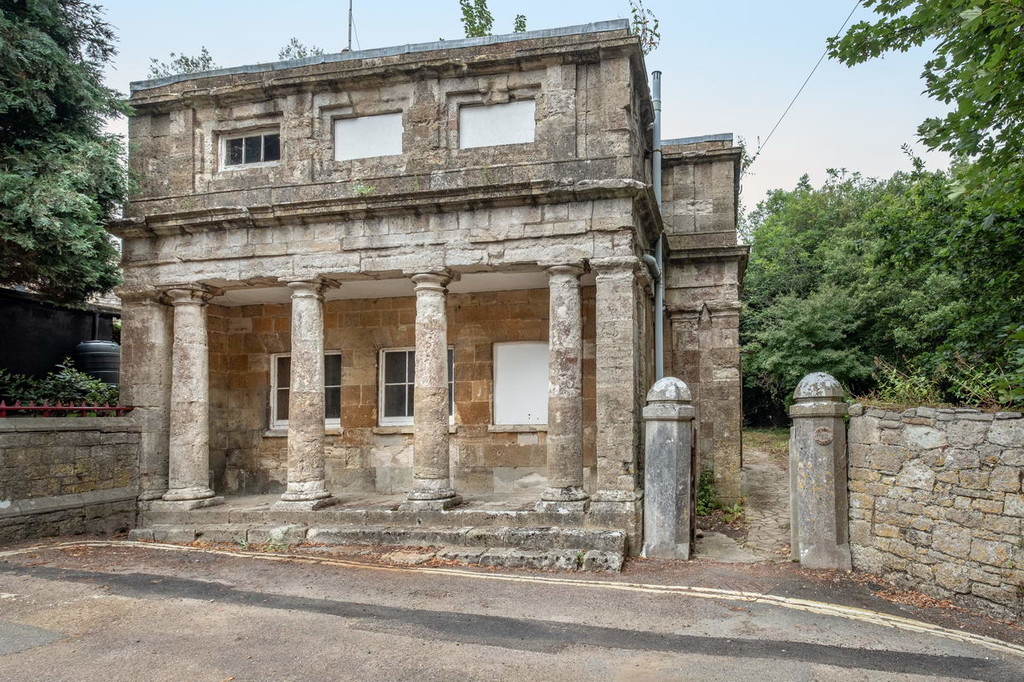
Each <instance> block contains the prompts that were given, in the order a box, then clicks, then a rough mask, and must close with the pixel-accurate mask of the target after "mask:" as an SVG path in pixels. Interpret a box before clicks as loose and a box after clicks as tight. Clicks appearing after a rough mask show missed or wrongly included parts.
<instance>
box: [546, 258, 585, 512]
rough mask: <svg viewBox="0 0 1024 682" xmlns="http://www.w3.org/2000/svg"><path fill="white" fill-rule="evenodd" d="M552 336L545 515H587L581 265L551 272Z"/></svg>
mask: <svg viewBox="0 0 1024 682" xmlns="http://www.w3.org/2000/svg"><path fill="white" fill-rule="evenodd" d="M547 272H548V288H549V292H550V293H549V296H550V303H549V318H548V325H549V333H548V435H547V456H548V457H547V459H548V487H547V489H546V490H545V491H544V493H543V494H542V495H541V498H540V502H539V503H538V505H537V508H538V509H539V510H541V511H584V510H585V509H586V508H587V502H588V501H587V498H588V495H587V493H586V491H584V490H583V369H582V358H583V316H582V312H581V310H580V275H581V274H583V267H582V266H581V265H553V266H551V267H549V268H547Z"/></svg>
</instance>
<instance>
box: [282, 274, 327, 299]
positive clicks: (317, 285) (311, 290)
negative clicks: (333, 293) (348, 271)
mask: <svg viewBox="0 0 1024 682" xmlns="http://www.w3.org/2000/svg"><path fill="white" fill-rule="evenodd" d="M278 281H279V282H282V283H284V284H286V285H287V286H288V288H289V289H291V290H292V298H323V296H324V292H325V291H327V290H328V289H335V288H338V287H340V286H341V283H340V282H337V281H335V280H331V279H325V278H323V277H280V278H278Z"/></svg>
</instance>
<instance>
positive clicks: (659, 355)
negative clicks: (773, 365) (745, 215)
mask: <svg viewBox="0 0 1024 682" xmlns="http://www.w3.org/2000/svg"><path fill="white" fill-rule="evenodd" d="M651 104H652V105H653V107H654V129H653V131H652V135H651V136H652V138H653V143H652V145H651V147H652V153H651V183H652V184H653V185H654V201H655V203H656V204H658V214H659V215H660V214H661V71H654V72H652V73H651ZM644 260H646V258H645V259H644ZM653 260H655V261H657V270H656V275H655V284H654V286H655V290H654V377H655V380H657V379H661V378H662V377H663V376H665V229H664V222H663V223H662V233H661V235H659V236H658V241H657V242H655V245H654V258H653Z"/></svg>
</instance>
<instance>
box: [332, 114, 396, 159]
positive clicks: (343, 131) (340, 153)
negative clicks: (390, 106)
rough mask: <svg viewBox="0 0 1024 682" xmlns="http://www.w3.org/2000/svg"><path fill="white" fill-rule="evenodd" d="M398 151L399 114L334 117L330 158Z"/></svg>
mask: <svg viewBox="0 0 1024 682" xmlns="http://www.w3.org/2000/svg"><path fill="white" fill-rule="evenodd" d="M401 153H402V115H401V114H383V115H380V116H360V117H358V118H338V119H335V120H334V160H335V161H346V160H348V159H366V158H369V157H371V156H391V155H394V154H401Z"/></svg>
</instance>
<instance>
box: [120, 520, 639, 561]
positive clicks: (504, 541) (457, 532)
mask: <svg viewBox="0 0 1024 682" xmlns="http://www.w3.org/2000/svg"><path fill="white" fill-rule="evenodd" d="M129 538H130V539H132V540H147V541H154V542H169V543H189V542H195V541H197V540H199V541H204V542H224V543H235V544H240V545H258V544H259V545H262V544H273V545H279V546H287V545H296V544H301V543H308V544H312V545H321V546H323V545H326V546H330V545H356V546H359V545H374V546H390V547H409V548H430V549H429V550H428V549H423V550H422V552H420V553H421V554H422V553H426V554H428V555H429V556H428V557H427V559H424V560H428V559H430V558H438V559H445V560H451V561H458V562H460V563H467V564H477V565H481V566H502V567H505V568H537V569H542V570H588V571H619V570H621V568H622V562H623V557H624V556H625V554H626V534H625V533H622V532H620V531H610V530H588V529H579V528H559V527H536V528H514V527H482V528H475V527H464V528H410V527H396V526H323V527H321V526H317V527H308V526H301V525H278V526H268V525H260V526H254V525H245V524H202V525H199V524H153V525H150V526H149V527H146V528H137V529H135V530H133V531H131V533H130V534H129ZM438 548H440V549H438Z"/></svg>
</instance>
